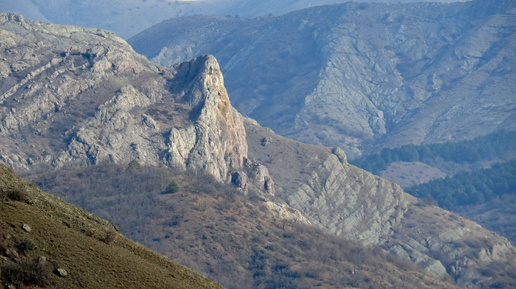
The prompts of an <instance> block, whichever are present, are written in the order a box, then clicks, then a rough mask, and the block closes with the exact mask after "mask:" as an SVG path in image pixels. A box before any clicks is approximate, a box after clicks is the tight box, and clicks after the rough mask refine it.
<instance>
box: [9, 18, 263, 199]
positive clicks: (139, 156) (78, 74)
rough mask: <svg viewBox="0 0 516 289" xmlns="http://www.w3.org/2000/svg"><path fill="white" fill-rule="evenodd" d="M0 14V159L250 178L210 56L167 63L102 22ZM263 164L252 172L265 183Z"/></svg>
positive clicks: (23, 164) (241, 136) (240, 129)
mask: <svg viewBox="0 0 516 289" xmlns="http://www.w3.org/2000/svg"><path fill="white" fill-rule="evenodd" d="M0 19H2V21H0V34H1V35H2V36H3V40H5V41H2V43H1V44H0V53H1V58H0V77H1V80H2V81H1V85H0V95H1V96H0V101H1V102H2V107H1V108H0V109H1V112H2V113H1V119H0V139H1V140H2V141H1V142H0V143H1V144H2V145H0V151H1V155H0V160H1V161H3V162H5V163H7V164H8V165H10V166H11V167H13V168H15V169H18V170H20V169H32V168H34V167H41V166H47V167H55V168H58V167H65V166H74V165H95V164H98V163H103V162H113V163H117V164H126V163H129V162H130V161H131V160H134V159H136V160H138V161H139V162H140V163H142V164H144V165H163V164H165V165H168V166H176V167H182V168H193V169H201V170H205V171H207V172H208V173H210V174H211V175H213V176H214V177H215V178H216V179H217V180H220V181H224V182H230V181H231V178H232V177H231V176H232V174H233V173H235V172H241V173H242V174H245V175H246V176H247V173H248V172H247V171H249V169H248V168H246V167H245V166H244V161H245V160H247V142H246V133H245V129H244V125H243V123H242V120H241V116H240V114H239V113H238V112H237V111H236V110H235V109H234V108H233V107H232V106H231V103H230V101H229V98H228V94H227V92H226V89H225V87H224V79H223V76H222V73H221V71H220V68H219V64H218V63H217V60H216V59H215V58H214V57H213V56H209V55H206V56H201V57H198V58H195V59H193V60H191V61H188V62H185V63H182V64H178V65H175V66H174V67H172V68H164V67H160V66H158V65H155V64H153V63H151V62H149V61H148V60H147V59H145V58H144V57H143V56H141V55H139V54H136V53H135V52H134V51H133V50H132V49H131V48H130V47H129V45H127V43H125V42H124V41H123V40H121V39H119V38H117V37H116V36H114V35H110V34H106V35H107V36H105V37H104V36H99V33H100V34H102V35H104V34H103V33H101V32H102V31H101V30H95V29H86V28H79V27H73V26H60V25H53V24H47V23H43V22H36V21H29V20H23V18H22V17H21V16H19V15H16V14H8V13H0ZM32 38H34V39H38V41H32V40H33V39H32ZM35 144H38V145H35ZM263 172H264V171H263V170H262V171H261V175H260V176H261V177H255V176H254V175H252V176H250V178H249V179H250V180H251V181H250V183H253V182H254V181H253V180H257V181H256V183H257V184H258V185H259V186H260V187H261V188H263V190H265V187H266V186H265V185H264V181H263V180H264V179H266V177H268V175H267V173H263ZM265 172H266V170H265ZM249 173H252V172H251V171H249ZM267 184H268V185H267V187H268V188H269V189H268V191H270V190H271V188H270V185H271V184H272V182H271V181H270V182H267Z"/></svg>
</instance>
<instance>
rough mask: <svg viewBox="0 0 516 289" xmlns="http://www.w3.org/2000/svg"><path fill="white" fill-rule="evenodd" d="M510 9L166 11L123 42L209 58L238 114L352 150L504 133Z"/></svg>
mask: <svg viewBox="0 0 516 289" xmlns="http://www.w3.org/2000/svg"><path fill="white" fill-rule="evenodd" d="M515 11H516V6H515V4H514V1H498V0H490V1H485V0H476V1H470V2H464V3H453V4H442V3H441V4H439V3H414V4H407V3H401V4H400V3H397V4H394V3H391V4H380V3H346V4H339V5H330V6H321V7H313V8H310V9H305V10H300V11H296V12H292V13H289V14H286V15H283V16H279V17H269V18H264V19H221V18H214V17H206V16H192V17H183V18H177V19H170V20H167V21H164V22H162V23H160V24H158V25H156V26H154V27H152V28H149V29H147V30H146V31H145V32H142V33H141V34H139V35H137V36H135V37H133V38H131V39H130V40H129V43H131V44H132V45H133V46H134V47H135V49H136V50H137V51H139V52H141V53H143V54H145V55H146V56H147V57H149V58H152V59H153V60H154V61H155V62H158V63H161V64H163V65H171V64H173V63H175V62H178V61H183V60H185V59H189V58H191V57H195V56H196V55H198V54H203V53H210V54H213V55H215V57H217V59H218V60H219V62H220V63H221V67H222V70H223V73H224V75H225V76H226V78H227V79H228V82H227V84H226V85H227V88H228V91H229V93H230V95H231V98H232V101H233V104H234V105H235V107H236V108H237V109H238V110H239V111H240V112H241V113H242V114H244V115H247V116H250V117H252V118H254V119H256V120H257V121H258V122H259V123H260V124H262V125H264V126H266V127H270V128H272V129H273V130H274V131H276V132H277V133H278V134H280V135H283V136H287V137H290V138H294V139H296V140H299V141H302V142H308V143H313V144H320V145H325V146H340V147H342V148H344V150H345V151H346V153H347V154H348V156H349V157H351V158H354V157H356V156H358V155H360V154H361V153H362V152H364V151H367V150H375V149H381V148H383V147H397V146H400V145H404V144H427V143H435V142H447V141H457V140H463V139H470V138H474V137H476V136H480V135H485V134H488V133H491V132H494V131H496V130H499V129H508V130H515V129H516V119H515V111H516V104H515V102H514V94H515V91H516V85H515V81H514V79H515V75H514V70H513V69H512V68H513V67H514V66H516V63H515V62H514V60H515V59H516V55H515V54H514V49H513V47H514V46H515V45H516V44H515V39H516V37H515V33H516V26H515V23H516V14H515Z"/></svg>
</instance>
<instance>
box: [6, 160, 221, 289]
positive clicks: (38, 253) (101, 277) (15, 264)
mask: <svg viewBox="0 0 516 289" xmlns="http://www.w3.org/2000/svg"><path fill="white" fill-rule="evenodd" d="M0 192H1V195H0V197H1V199H0V256H1V257H0V268H1V270H0V272H1V276H0V286H2V288H4V287H5V288H7V285H11V286H12V285H16V286H19V285H21V284H22V283H25V284H27V285H37V286H38V287H39V286H41V287H51V288H222V287H221V286H219V285H217V284H215V283H214V282H212V281H209V280H207V279H206V278H204V277H202V276H200V275H198V274H196V273H195V272H193V271H191V270H190V269H187V268H185V267H183V266H181V265H179V264H177V263H176V262H174V261H171V260H170V259H167V258H165V257H163V256H161V255H159V254H157V253H155V252H153V251H151V250H150V249H147V248H145V247H143V246H142V245H139V244H137V243H135V242H133V241H131V240H129V239H127V238H126V237H124V236H123V235H121V234H120V233H118V232H117V231H118V228H117V227H115V226H114V225H112V224H111V223H109V222H108V221H106V220H103V219H100V218H99V217H97V216H94V215H92V214H90V213H87V212H85V211H83V210H81V209H79V208H77V207H75V206H72V205H70V204H67V203H65V202H64V201H62V200H60V199H59V198H57V197H55V196H53V195H50V194H47V193H44V192H42V191H40V190H38V189H37V187H35V186H34V185H32V184H29V183H27V182H26V181H24V180H22V179H21V178H19V177H18V176H16V175H15V174H14V173H13V171H12V170H10V169H9V168H7V167H6V166H5V165H3V164H0ZM9 288H11V287H9ZM24 288H25V287H24ZM30 288H33V287H30Z"/></svg>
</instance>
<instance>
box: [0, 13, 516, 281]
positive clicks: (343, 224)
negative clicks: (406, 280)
mask: <svg viewBox="0 0 516 289" xmlns="http://www.w3.org/2000/svg"><path fill="white" fill-rule="evenodd" d="M0 19H1V20H0V29H1V30H0V33H1V35H2V39H3V40H4V41H2V43H1V45H2V46H1V47H0V52H1V58H0V59H1V62H0V73H1V74H0V75H1V77H2V78H1V86H0V89H1V98H0V99H1V106H0V109H1V120H0V121H1V123H0V139H1V142H0V144H1V145H0V146H1V147H0V160H1V161H2V162H5V163H7V164H8V165H9V166H11V167H13V168H15V169H16V170H20V171H23V170H28V171H35V170H37V169H41V168H47V169H51V168H66V167H68V166H87V165H95V164H100V163H105V162H106V163H109V162H111V163H116V164H122V165H126V164H127V163H129V162H130V161H132V160H138V162H140V163H141V164H143V165H166V166H171V167H179V168H191V169H197V170H203V171H205V172H207V173H209V174H210V175H212V176H213V177H214V178H215V179H216V180H218V181H222V182H226V183H230V182H232V183H234V184H235V185H237V186H238V187H240V188H241V190H242V191H244V192H245V191H246V190H248V189H250V188H252V187H255V188H258V190H260V191H264V192H266V193H268V194H273V193H275V194H276V197H277V198H278V199H277V200H278V202H280V204H273V205H272V206H269V207H270V208H269V210H270V211H272V213H273V214H275V215H276V216H278V217H281V218H286V219H297V220H302V221H303V222H305V223H306V220H308V221H309V222H310V223H312V224H316V225H318V226H320V227H322V228H324V229H325V230H327V231H328V232H331V233H333V234H336V235H340V236H345V237H347V238H350V239H353V240H358V241H361V242H363V243H364V244H375V245H380V246H382V247H383V248H384V249H385V250H386V251H388V252H392V253H393V254H396V255H398V256H401V257H406V258H409V259H410V260H411V261H412V262H414V263H416V264H418V265H420V266H422V267H424V268H426V269H427V270H428V271H429V272H431V273H432V274H434V275H435V276H438V277H440V278H449V277H448V276H452V277H453V278H454V279H455V280H456V282H457V284H459V285H468V286H477V287H482V286H489V285H490V284H492V283H493V282H497V280H498V279H497V278H495V277H497V276H498V275H496V274H498V273H499V272H509V271H510V270H512V269H513V267H514V258H515V250H514V248H513V247H512V246H511V244H510V243H509V242H508V241H507V240H506V239H505V238H502V237H500V236H498V235H496V234H494V233H491V232H489V231H487V230H485V229H483V228H481V227H480V226H479V225H477V224H475V223H473V222H470V221H467V220H465V219H462V218H460V217H458V216H456V215H454V214H451V213H449V212H446V211H444V210H440V209H438V208H435V207H432V206H427V205H424V204H422V203H420V202H419V201H418V200H416V199H414V198H411V197H410V196H408V195H406V194H405V193H404V192H403V191H402V190H401V188H400V187H399V186H398V185H396V184H393V183H390V182H388V181H385V180H383V179H381V178H379V177H376V176H373V175H371V174H369V173H367V172H365V171H363V170H360V169H358V168H355V167H353V166H350V165H349V164H348V163H347V158H346V155H345V154H344V152H343V151H342V150H341V149H339V148H335V149H329V148H325V147H319V146H314V145H306V144H302V143H299V142H295V141H292V140H289V139H286V138H283V137H280V136H278V135H276V134H275V133H273V132H272V131H271V130H269V129H265V128H262V127H260V126H259V125H258V124H257V123H256V122H254V121H253V120H250V119H247V120H245V121H244V120H243V118H242V117H241V116H240V115H239V114H238V112H236V110H234V109H233V108H232V107H231V105H230V102H229V98H228V95H227V93H226V90H225V88H224V84H223V77H222V73H221V71H220V68H219V66H218V63H217V61H216V60H215V58H214V57H212V56H202V57H198V58H196V59H194V60H192V61H189V62H185V63H181V64H177V65H174V66H173V67H171V68H168V69H167V68H163V67H161V66H159V65H155V64H153V63H151V62H150V61H148V60H146V59H145V58H144V57H143V56H141V55H138V54H136V53H135V52H134V51H133V50H132V48H131V47H130V46H129V45H128V44H127V43H125V42H124V41H123V40H121V39H120V38H117V37H116V36H114V35H113V34H111V33H109V32H107V31H103V30H99V29H86V28H79V27H72V26H58V25H52V24H46V23H41V22H34V21H27V20H24V19H23V18H22V17H21V16H20V15H16V14H5V13H3V14H0ZM272 180H274V183H273V181H272ZM285 205H288V206H285ZM300 214H301V215H300ZM494 265H496V266H497V267H496V268H499V269H500V270H497V271H495V272H489V271H488V270H487V269H488V268H492V267H493V266H494ZM486 272H487V273H486ZM504 278H505V277H504Z"/></svg>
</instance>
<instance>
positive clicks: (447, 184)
mask: <svg viewBox="0 0 516 289" xmlns="http://www.w3.org/2000/svg"><path fill="white" fill-rule="evenodd" d="M405 191H406V192H407V193H409V194H411V195H413V196H415V197H418V198H422V199H427V200H431V201H435V202H437V205H438V206H439V207H442V208H445V209H448V210H452V211H453V210H454V209H455V208H456V207H459V206H468V205H478V204H483V203H485V202H486V201H489V200H492V199H494V198H496V197H500V196H502V195H505V194H516V160H512V161H509V162H505V163H500V164H497V165H494V166H493V167H492V168H489V169H482V170H476V171H472V172H462V173H458V174H456V175H454V176H452V177H446V178H444V179H436V180H433V181H430V182H428V183H425V184H420V185H416V186H413V187H410V188H407V189H405Z"/></svg>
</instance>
